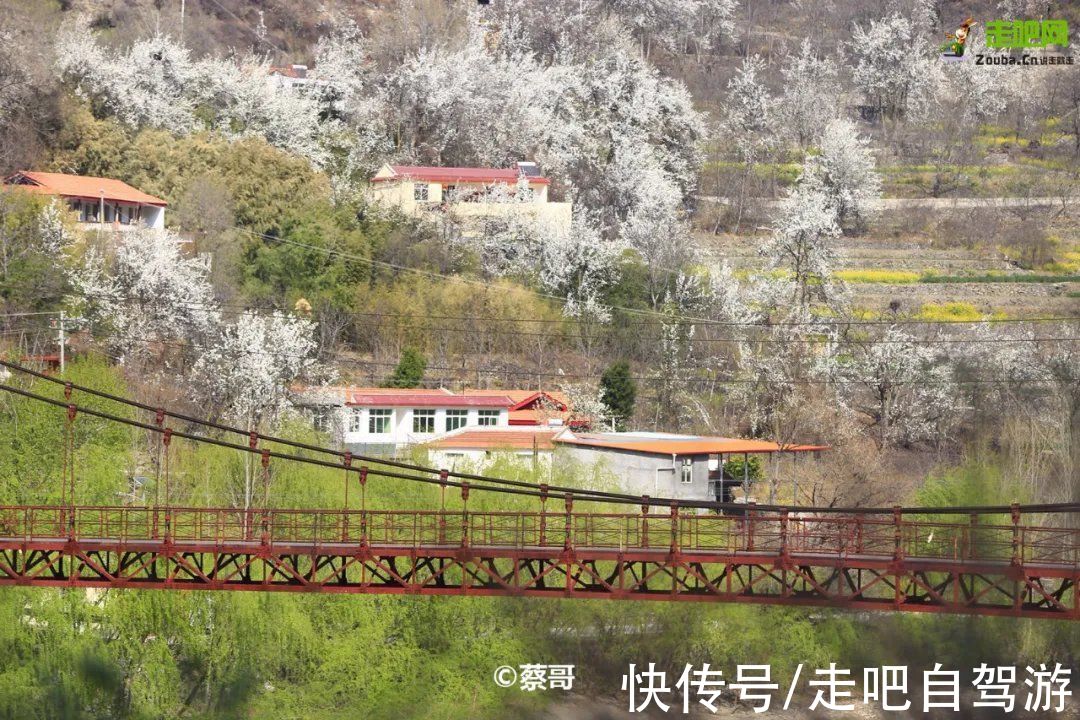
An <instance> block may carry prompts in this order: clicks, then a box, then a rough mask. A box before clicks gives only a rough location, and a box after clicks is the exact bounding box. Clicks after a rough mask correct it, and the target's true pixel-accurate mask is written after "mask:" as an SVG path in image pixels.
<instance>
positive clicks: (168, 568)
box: [0, 361, 1080, 620]
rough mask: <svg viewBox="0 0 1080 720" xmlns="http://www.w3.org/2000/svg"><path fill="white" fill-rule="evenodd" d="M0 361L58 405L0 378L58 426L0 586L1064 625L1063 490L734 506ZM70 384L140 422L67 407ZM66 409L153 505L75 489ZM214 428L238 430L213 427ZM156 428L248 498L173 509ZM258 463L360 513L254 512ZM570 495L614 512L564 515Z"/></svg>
mask: <svg viewBox="0 0 1080 720" xmlns="http://www.w3.org/2000/svg"><path fill="white" fill-rule="evenodd" d="M0 363H2V364H3V365H5V366H7V367H8V368H11V369H12V370H15V371H17V372H19V373H22V374H24V375H26V376H28V377H32V378H36V379H38V380H43V381H46V382H51V383H58V384H60V385H63V386H64V397H63V399H58V398H55V397H48V396H46V395H42V394H39V393H36V392H32V391H31V390H30V389H27V388H24V387H18V386H16V385H13V384H3V385H0V389H2V390H4V391H5V392H7V393H10V394H13V395H17V396H22V397H24V398H27V399H29V400H32V401H35V402H41V403H47V404H51V405H54V406H56V407H57V408H60V409H63V411H64V412H63V413H62V418H63V422H64V423H65V433H64V437H65V443H64V444H65V449H64V459H63V477H64V482H63V484H64V493H63V499H62V501H61V504H60V505H55V506H0V585H28V586H39V587H99V588H100V587H112V588H162V589H202V590H257V591H280V592H326V593H384V594H419V595H479V596H493V595H506V596H530V597H556V598H562V597H579V598H581V597H589V598H610V599H614V600H671V601H682V602H751V603H765V604H783V605H816V606H834V607H844V608H852V609H857V608H858V609H867V610H902V611H913V612H956V613H971V614H981V615H1008V616H1015V617H1033V618H1057V619H1072V620H1080V592H1078V585H1080V530H1077V529H1074V528H1073V527H1070V524H1071V522H1072V520H1073V518H1075V517H1077V513H1080V505H1077V504H1055V505H1027V506H1021V505H1011V506H996V507H972V508H901V507H896V508H789V507H783V506H741V505H740V506H733V505H725V504H722V503H712V502H677V501H674V500H671V499H667V498H651V497H648V496H645V497H636V496H629V495H625V494H620V493H613V492H605V491H597V490H589V489H581V488H566V487H558V486H549V485H544V484H533V483H527V482H521V481H513V480H507V479H503V478H495V477H490V476H484V475H473V474H468V473H454V472H448V471H446V470H438V469H434V468H425V467H422V466H419V465H413V464H409V463H403V462H396V461H387V460H381V459H376V458H366V457H360V456H355V455H352V454H350V453H348V452H342V451H337V450H332V449H328V448H321V447H317V446H313V445H308V444H304V443H297V442H292V441H288V440H284V439H281V438H276V437H272V436H267V435H262V434H258V433H250V432H248V431H244V430H240V429H237V428H232V427H229V426H226V425H221V424H218V423H214V422H210V421H206V420H201V419H198V418H193V417H190V416H186V415H183V414H179V413H174V412H170V411H168V410H165V409H160V408H156V407H153V406H150V405H146V404H143V403H139V402H136V401H133V400H130V399H127V398H121V397H118V396H114V395H110V394H108V393H102V392H99V391H96V390H94V389H92V388H86V387H82V386H77V385H73V384H71V383H63V382H62V381H59V380H56V379H55V378H52V377H49V376H46V375H43V374H40V373H37V372H35V371H33V370H30V369H28V368H24V367H22V366H19V365H15V364H13V363H8V362H4V361H0ZM76 394H79V395H80V396H81V395H87V396H92V397H97V398H103V399H106V400H110V401H113V402H118V403H121V404H123V405H125V406H127V407H128V408H131V409H132V410H133V411H136V412H144V413H148V414H149V416H152V417H153V420H152V421H149V422H143V421H139V420H133V419H131V418H127V417H121V416H118V415H114V414H111V413H108V412H104V411H101V410H96V409H93V408H89V407H85V406H80V405H78V404H76V403H75V402H74V399H75V397H76ZM80 415H90V416H94V417H97V418H100V419H103V420H106V421H109V422H118V423H123V424H125V425H129V426H133V427H137V428H141V429H143V430H145V431H147V432H150V433H153V434H154V435H155V436H156V437H157V438H158V441H159V448H160V450H161V452H162V466H163V467H164V473H165V477H164V480H165V498H164V503H161V504H159V503H158V502H157V500H160V499H161V498H157V499H156V500H155V502H154V504H153V506H149V507H142V506H124V507H98V506H95V507H86V506H79V505H77V504H76V503H75V502H74V498H75V478H76V474H77V473H76V469H75V465H76V463H75V457H74V454H73V449H72V444H73V443H72V435H73V433H72V428H73V426H74V424H75V423H76V422H77V418H78V417H79V416H80ZM170 421H175V422H177V423H178V424H181V425H182V426H183V427H184V428H185V429H182V430H181V429H173V428H171V427H170V426H169V425H168V423H169V422H170ZM194 428H201V429H202V430H203V431H204V432H207V433H211V432H212V433H215V434H216V435H215V436H210V435H199V434H195V432H193V431H189V430H192V429H194ZM230 434H232V435H239V436H242V437H243V438H245V439H246V440H247V442H246V443H243V442H232V441H230V440H227V439H224V438H226V437H228V436H229V435H230ZM175 438H183V439H185V440H189V441H192V442H197V443H210V444H214V445H218V446H222V447H227V448H232V449H235V450H237V451H240V452H245V453H251V454H253V455H255V456H257V457H258V458H259V462H258V463H257V465H258V466H259V467H261V473H262V478H263V481H264V504H263V507H261V508H252V509H247V510H243V509H237V508H192V507H177V506H173V505H172V504H171V503H170V492H169V489H168V488H169V480H168V457H169V448H170V445H171V443H172V441H173V440H174V439H175ZM271 448H273V449H271ZM281 448H286V449H289V450H291V451H294V452H285V451H284V450H282V449H281ZM299 453H307V454H299ZM312 455H318V457H312ZM271 461H273V462H279V461H287V462H298V463H306V464H310V465H314V466H319V467H324V468H335V469H337V470H340V471H342V472H343V474H344V482H345V487H346V492H348V488H349V486H350V485H353V486H354V487H355V488H356V491H358V492H359V495H360V508H359V509H355V508H349V507H348V499H347V498H348V495H346V508H344V509H276V508H270V507H269V506H268V505H269V503H268V502H266V500H267V499H268V489H267V488H268V483H269V466H270V463H271ZM370 477H383V478H390V479H393V480H396V481H400V482H414V483H418V484H429V485H435V486H437V487H438V488H440V490H441V495H442V498H443V502H442V506H441V508H440V509H438V510H396V509H395V510H381V509H379V510H376V509H367V500H366V491H367V483H368V480H369V478H370ZM471 492H490V493H505V494H510V495H515V496H524V497H528V498H532V501H534V502H535V510H530V511H498V512H493V511H475V510H470V509H469V506H468V500H469V495H470V493H471ZM448 494H449V495H450V496H451V498H452V502H453V504H454V505H455V507H453V508H448V507H447V504H446V497H447V495H448ZM585 503H604V504H605V505H604V507H605V508H607V507H612V506H614V507H620V506H621V507H623V508H624V510H623V511H621V512H611V511H607V510H606V509H605V510H604V511H602V512H583V511H582V510H581V507H582V505H583V504H585Z"/></svg>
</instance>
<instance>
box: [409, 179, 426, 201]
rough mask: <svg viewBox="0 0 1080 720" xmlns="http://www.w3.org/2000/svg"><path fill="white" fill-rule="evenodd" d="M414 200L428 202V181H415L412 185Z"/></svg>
mask: <svg viewBox="0 0 1080 720" xmlns="http://www.w3.org/2000/svg"><path fill="white" fill-rule="evenodd" d="M412 196H413V200H415V201H416V202H427V199H428V185H427V183H413V186H412Z"/></svg>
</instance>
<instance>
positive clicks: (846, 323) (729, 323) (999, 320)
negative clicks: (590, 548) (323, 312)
mask: <svg viewBox="0 0 1080 720" xmlns="http://www.w3.org/2000/svg"><path fill="white" fill-rule="evenodd" d="M435 276H436V277H439V278H442V279H445V280H455V281H456V280H462V281H464V280H466V278H457V277H454V276H449V275H438V274H435ZM476 282H479V281H476ZM484 286H485V287H490V285H486V284H485V285H484ZM518 290H521V289H520V288H518ZM75 296H76V297H80V298H82V299H87V300H92V299H93V298H94V296H93V294H89V293H88V294H83V295H75ZM67 297H71V295H68V296H67ZM101 297H107V298H109V299H111V298H112V297H114V296H109V295H106V294H104V293H102V294H101ZM551 297H556V298H557V296H551ZM54 299H61V298H59V297H58V298H54ZM121 299H123V300H127V301H131V302H137V303H140V304H143V305H148V304H149V303H146V302H144V301H143V300H142V299H141V298H135V297H132V296H121ZM557 299H558V298H557ZM174 304H175V305H183V306H186V307H191V308H212V309H218V308H226V309H227V310H226V311H221V310H218V312H219V313H220V314H223V315H232V316H239V315H244V314H246V313H249V312H260V311H261V312H268V311H269V312H284V313H289V312H292V311H290V310H287V309H284V308H259V307H251V306H248V305H238V304H230V303H217V302H209V303H202V302H197V301H191V300H182V301H179V302H177V303H174ZM230 311H231V312H230ZM640 312H654V313H657V314H660V315H664V313H660V312H659V311H646V310H641V311H640ZM52 314H57V313H52ZM345 314H346V315H347V316H349V317H368V318H375V319H384V318H393V319H400V320H460V321H468V322H483V323H489V322H490V323H522V324H569V325H581V324H588V325H596V326H599V327H607V326H606V325H604V324H602V323H597V322H590V321H583V320H578V319H575V318H519V317H510V318H504V317H485V316H470V315H414V314H409V313H385V312H363V311H349V312H348V313H345ZM0 317H2V316H0ZM673 317H683V316H678V315H676V316H673ZM1053 322H1080V315H1067V316H1044V317H1030V318H1018V317H987V318H982V319H979V320H963V319H940V320H916V319H899V318H898V319H892V320H825V319H823V320H809V321H776V322H772V321H768V322H766V321H754V320H711V319H705V318H703V319H691V320H686V321H682V322H671V321H662V320H656V321H636V322H633V321H627V322H620V323H619V326H620V327H661V326H670V325H700V326H705V327H711V326H716V327H756V328H763V329H764V328H772V327H813V328H825V327H842V328H847V327H862V326H867V327H880V326H888V325H897V326H908V325H914V326H934V325H981V324H983V323H987V324H995V325H997V324H1010V325H1012V324H1026V323H1053ZM469 332H475V331H474V330H472V329H469Z"/></svg>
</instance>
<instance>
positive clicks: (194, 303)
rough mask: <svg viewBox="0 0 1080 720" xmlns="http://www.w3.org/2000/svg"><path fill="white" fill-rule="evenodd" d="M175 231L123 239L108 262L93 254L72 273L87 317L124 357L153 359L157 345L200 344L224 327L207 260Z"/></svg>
mask: <svg viewBox="0 0 1080 720" xmlns="http://www.w3.org/2000/svg"><path fill="white" fill-rule="evenodd" d="M185 244H186V243H185V241H184V240H183V239H182V238H180V237H179V236H178V235H176V234H175V233H173V232H171V231H156V230H140V231H132V232H126V233H121V234H119V235H118V236H117V238H116V240H115V241H114V248H115V249H114V251H113V252H112V253H111V254H110V255H108V256H106V255H104V254H102V253H101V252H99V251H98V250H97V249H95V248H93V247H91V248H89V249H87V251H86V254H85V256H84V257H83V258H82V261H81V262H77V263H75V264H74V266H73V267H72V269H71V270H70V279H71V283H72V286H73V287H74V289H75V292H76V294H77V295H78V296H80V297H81V298H82V300H83V302H84V304H85V308H84V310H83V315H84V317H86V318H87V319H88V320H90V322H91V323H92V324H93V325H95V326H97V328H98V329H99V330H100V331H101V332H103V333H105V334H106V335H107V338H108V343H109V345H110V346H112V347H113V348H114V350H116V351H117V352H119V353H120V354H121V355H122V356H125V357H129V358H143V359H145V358H147V357H149V356H150V355H152V354H154V353H155V344H156V343H167V342H176V341H179V342H187V341H197V340H199V339H201V338H203V337H206V336H207V334H208V333H209V332H210V331H211V329H212V328H213V327H214V326H215V325H216V324H217V323H218V322H219V321H220V314H219V311H218V308H217V304H216V302H215V301H214V297H213V291H212V289H211V286H210V281H209V272H210V268H209V261H208V259H207V257H206V256H193V255H189V254H186V253H185V252H184V246H185Z"/></svg>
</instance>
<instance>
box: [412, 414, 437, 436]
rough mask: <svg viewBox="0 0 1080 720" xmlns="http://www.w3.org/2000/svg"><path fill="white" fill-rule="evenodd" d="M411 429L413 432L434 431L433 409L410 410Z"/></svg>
mask: <svg viewBox="0 0 1080 720" xmlns="http://www.w3.org/2000/svg"><path fill="white" fill-rule="evenodd" d="M412 431H413V432H414V433H433V432H435V411H434V410H413V411H412Z"/></svg>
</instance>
